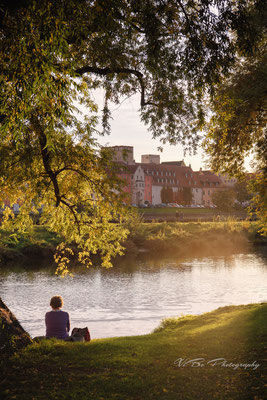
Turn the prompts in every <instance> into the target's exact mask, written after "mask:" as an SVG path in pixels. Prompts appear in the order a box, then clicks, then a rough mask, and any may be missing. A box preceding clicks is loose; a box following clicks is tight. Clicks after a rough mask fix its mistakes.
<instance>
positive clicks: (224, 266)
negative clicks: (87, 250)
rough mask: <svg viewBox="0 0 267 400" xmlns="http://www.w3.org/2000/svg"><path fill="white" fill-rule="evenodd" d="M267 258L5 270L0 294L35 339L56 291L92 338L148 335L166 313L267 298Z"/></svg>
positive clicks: (245, 256)
mask: <svg viewBox="0 0 267 400" xmlns="http://www.w3.org/2000/svg"><path fill="white" fill-rule="evenodd" d="M266 259H267V258H266V255H265V254H264V253H259V254H240V255H232V256H225V257H223V256H221V257H205V258H184V259H175V260H173V259H164V260H163V259H161V260H159V259H158V260H148V259H145V260H144V259H143V260H142V259H140V260H139V261H138V262H136V261H135V262H129V260H126V262H124V263H120V264H119V265H117V266H115V267H114V268H112V269H108V270H105V269H102V268H91V269H90V270H87V271H84V270H82V271H81V270H77V271H76V274H75V275H74V277H67V278H64V279H62V278H59V277H57V276H55V275H54V274H53V271H52V270H50V271H48V270H42V271H36V272H33V271H31V272H25V271H24V272H20V273H18V272H10V271H9V272H8V271H5V272H4V271H2V272H1V274H0V293H1V294H0V295H1V297H2V298H3V300H4V301H5V302H6V303H7V305H8V306H9V307H10V309H11V310H12V311H13V312H14V313H15V314H16V316H17V318H18V319H19V320H20V322H21V323H22V325H23V326H24V327H25V329H26V330H28V331H29V333H30V334H31V335H33V336H36V335H42V334H44V314H45V312H46V311H47V310H48V309H49V306H48V305H49V301H50V298H51V297H52V296H53V295H55V294H61V295H62V296H63V298H64V301H65V307H64V308H65V310H67V311H68V312H69V313H70V317H71V325H72V327H74V326H89V328H90V330H91V333H92V337H93V338H100V337H112V336H123V335H137V334H145V333H149V332H151V331H152V330H153V329H154V328H155V327H156V326H157V325H158V324H159V322H160V320H161V319H162V318H167V317H171V316H179V315H182V314H200V313H203V312H207V311H211V310H213V309H215V308H217V307H220V306H224V305H231V304H247V303H251V302H261V301H266V299H267V288H266V280H267V279H266V278H267V268H266ZM124 261H125V260H124Z"/></svg>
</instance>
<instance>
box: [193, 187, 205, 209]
mask: <svg viewBox="0 0 267 400" xmlns="http://www.w3.org/2000/svg"><path fill="white" fill-rule="evenodd" d="M192 195H193V197H192V203H193V204H199V205H202V203H203V199H202V197H203V194H202V188H192Z"/></svg>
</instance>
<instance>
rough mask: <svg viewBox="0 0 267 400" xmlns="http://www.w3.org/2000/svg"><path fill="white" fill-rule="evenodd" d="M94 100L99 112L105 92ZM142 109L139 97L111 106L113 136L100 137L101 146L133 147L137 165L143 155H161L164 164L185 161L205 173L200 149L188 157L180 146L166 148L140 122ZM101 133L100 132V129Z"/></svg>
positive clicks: (94, 94)
mask: <svg viewBox="0 0 267 400" xmlns="http://www.w3.org/2000/svg"><path fill="white" fill-rule="evenodd" d="M92 99H93V100H94V101H95V102H96V103H97V104H98V107H99V111H101V109H103V101H104V96H103V92H101V91H95V92H94V93H93V95H92ZM139 108H140V97H139V96H138V95H136V96H132V97H131V98H130V99H124V100H122V103H121V104H120V105H117V104H110V110H111V116H112V120H111V121H110V125H111V134H110V135H109V136H104V137H101V136H99V137H97V140H98V142H99V143H100V144H101V145H107V146H116V145H117V146H133V147H134V159H135V161H136V162H141V155H142V154H158V155H160V161H161V162H162V161H181V160H184V162H185V164H186V165H187V166H188V165H189V164H191V167H192V169H193V170H194V171H198V170H199V168H203V169H205V165H204V154H203V151H202V150H201V148H199V150H198V152H197V154H196V155H194V156H189V155H186V156H185V155H184V152H183V147H182V146H181V145H176V146H171V145H167V144H164V145H163V144H162V143H161V142H160V140H159V139H153V138H152V135H151V133H150V132H148V129H147V126H146V125H145V124H144V123H142V122H141V120H140V115H139V112H138V110H139ZM99 129H101V128H100V127H99ZM159 146H161V147H163V152H161V151H160V150H158V147H159Z"/></svg>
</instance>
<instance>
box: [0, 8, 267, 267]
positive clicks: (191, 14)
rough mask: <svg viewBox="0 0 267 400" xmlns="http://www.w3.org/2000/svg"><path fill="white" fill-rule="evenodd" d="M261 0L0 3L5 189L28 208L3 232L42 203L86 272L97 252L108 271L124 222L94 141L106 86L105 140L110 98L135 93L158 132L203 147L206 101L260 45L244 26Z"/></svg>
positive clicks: (111, 174) (0, 187) (104, 155)
mask: <svg viewBox="0 0 267 400" xmlns="http://www.w3.org/2000/svg"><path fill="white" fill-rule="evenodd" d="M261 4H264V2H263V1H262V0H258V1H249V0H247V1H245V2H244V1H240V0H234V1H230V0H225V1H217V0H213V1H211V0H194V1H185V0H168V1H164V0H147V1H144V2H143V1H136V0H129V1H124V0H123V1H121V0H109V1H106V0H79V1H78V0H68V1H65V0H59V1H49V0H44V1H42V2H38V1H34V0H20V1H19V2H14V1H13V2H12V1H11V2H10V1H9V2H7V1H1V2H0V32H1V35H0V134H1V144H0V157H1V165H0V172H1V181H0V191H1V193H2V195H3V197H4V195H5V194H6V195H8V197H9V198H10V199H11V201H16V200H17V199H18V198H20V199H21V201H22V204H23V206H22V208H21V214H20V217H19V218H18V219H14V218H10V215H8V213H9V211H7V212H6V216H5V219H4V226H6V227H7V228H8V227H9V229H13V230H14V229H25V221H27V223H28V228H29V226H30V220H29V218H28V213H29V210H32V211H33V212H35V210H36V208H37V207H42V208H43V217H42V218H43V221H44V222H45V223H46V224H48V226H49V227H50V229H51V230H54V231H55V232H58V233H59V234H60V235H61V236H62V237H63V238H64V239H65V241H66V242H68V243H72V242H75V243H76V244H78V246H79V247H80V250H81V252H80V260H81V261H83V262H84V263H85V264H87V265H89V264H90V262H91V261H90V254H91V253H96V252H99V251H100V253H101V254H102V257H103V262H104V265H106V266H108V265H110V258H111V257H112V256H114V255H115V254H117V253H121V251H122V247H121V245H120V243H121V241H122V240H123V239H124V238H125V237H126V235H127V229H126V228H125V227H124V226H123V225H122V224H121V222H122V220H123V221H124V222H125V221H126V219H127V217H126V214H125V211H124V210H123V209H122V206H121V204H122V197H121V195H120V190H119V189H120V184H121V183H120V182H119V181H118V179H117V178H116V177H115V171H114V166H113V165H112V163H111V161H110V157H109V155H108V152H107V151H105V150H103V149H101V148H99V147H98V145H97V142H96V141H95V140H94V136H95V134H96V133H97V131H96V123H97V117H96V111H97V108H96V105H95V104H94V103H93V102H92V100H91V97H90V93H91V91H92V90H93V89H95V88H98V87H102V88H104V89H105V93H106V102H105V107H104V110H103V114H102V126H103V132H102V133H108V132H109V114H110V113H109V109H108V102H109V101H113V102H119V101H120V97H121V96H131V95H132V94H135V93H139V94H140V114H141V118H142V120H143V121H144V122H145V123H146V124H147V125H148V128H149V130H150V131H151V133H152V136H153V137H157V136H159V137H161V138H162V140H163V142H165V141H169V142H170V143H173V144H174V143H177V142H180V143H182V144H183V145H184V147H185V149H191V150H195V149H196V147H197V144H198V141H199V136H198V132H199V130H200V129H201V128H202V127H203V125H204V122H205V107H204V104H205V102H204V100H205V99H206V97H207V95H208V94H209V95H212V94H213V91H214V87H215V85H218V84H219V83H220V81H221V78H222V77H223V76H224V75H225V74H227V72H228V71H229V69H230V68H231V66H232V65H233V63H234V60H235V51H236V45H237V44H238V46H239V47H240V48H242V46H243V47H244V43H250V44H251V46H253V43H254V42H255V41H256V40H258V37H260V35H261V32H259V31H258V30H257V29H256V28H255V26H254V25H251V24H247V22H248V21H249V17H250V14H249V13H248V9H249V7H252V8H253V9H255V10H259V9H260V6H261ZM230 32H232V33H230ZM233 32H235V33H233ZM240 33H242V35H243V36H244V37H245V38H246V40H245V41H242V37H243V36H242V35H241V34H240ZM235 35H236V38H237V40H236V39H234V37H235ZM244 51H245V50H244ZM79 104H83V106H84V107H85V108H86V115H80V116H79ZM75 105H76V107H75ZM81 121H82V122H81ZM114 221H115V222H116V223H114ZM22 226H24V228H22ZM64 251H65V252H66V250H64V249H63V250H62V252H61V255H60V256H59V264H60V265H61V266H62V268H63V269H64V268H65V265H64V260H65V259H66V258H65V255H66V253H64Z"/></svg>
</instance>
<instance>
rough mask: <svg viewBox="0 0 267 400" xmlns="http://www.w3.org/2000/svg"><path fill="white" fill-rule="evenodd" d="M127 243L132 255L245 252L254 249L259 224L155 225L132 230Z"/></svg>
mask: <svg viewBox="0 0 267 400" xmlns="http://www.w3.org/2000/svg"><path fill="white" fill-rule="evenodd" d="M130 232H131V233H130V236H129V239H128V241H127V242H126V244H125V245H126V248H127V250H128V251H130V250H131V249H133V252H134V251H135V250H136V249H140V248H142V249H144V250H146V251H147V252H153V253H155V252H156V253H159V252H161V253H163V252H172V254H180V255H183V254H186V253H187V254H191V255H193V254H196V255H197V254H199V255H203V254H206V253H208V254H209V255H214V254H215V255H216V254H218V253H219V251H224V250H225V251H227V252H229V251H235V252H236V251H242V250H243V249H245V248H246V249H247V248H249V246H250V243H251V242H253V241H254V238H255V235H256V223H255V222H250V221H236V220H235V219H233V218H228V219H227V220H226V221H212V222H161V223H159V222H151V223H142V222H139V223H137V224H136V225H135V226H134V227H130Z"/></svg>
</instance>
